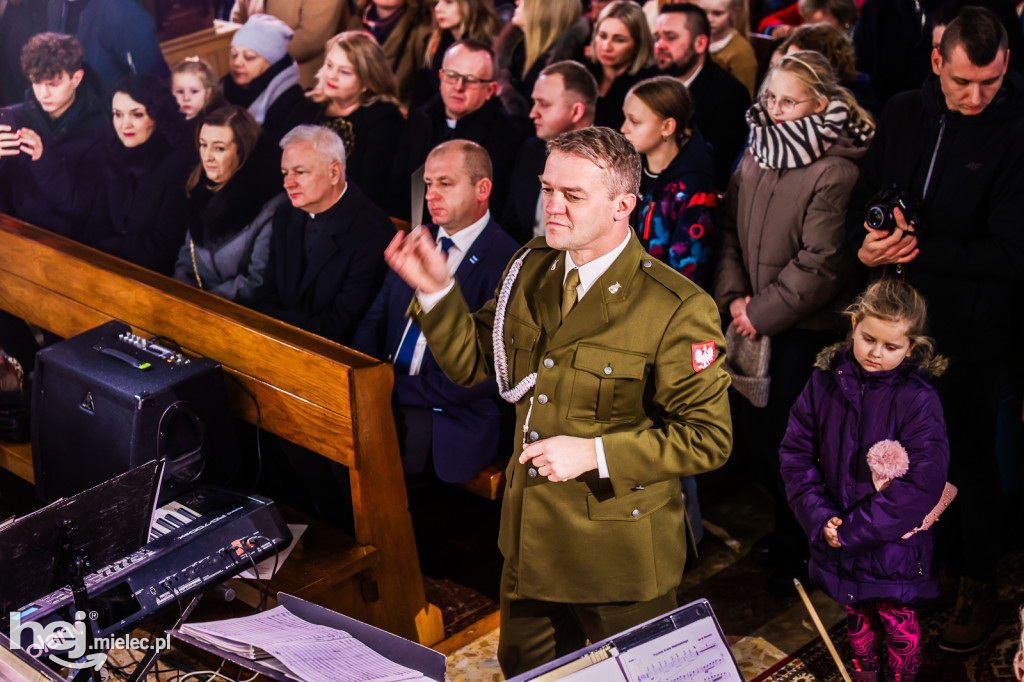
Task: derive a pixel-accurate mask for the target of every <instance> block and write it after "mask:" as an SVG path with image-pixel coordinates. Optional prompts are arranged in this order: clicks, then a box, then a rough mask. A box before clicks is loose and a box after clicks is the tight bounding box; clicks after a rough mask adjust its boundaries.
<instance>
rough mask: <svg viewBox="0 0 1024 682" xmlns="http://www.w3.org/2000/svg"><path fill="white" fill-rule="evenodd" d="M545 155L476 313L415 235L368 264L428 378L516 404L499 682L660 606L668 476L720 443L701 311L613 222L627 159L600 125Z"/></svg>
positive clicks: (702, 460)
mask: <svg viewBox="0 0 1024 682" xmlns="http://www.w3.org/2000/svg"><path fill="white" fill-rule="evenodd" d="M548 152H549V156H548V160H547V165H546V166H545V168H544V174H543V176H542V177H541V191H542V195H543V208H544V215H545V236H544V238H537V239H534V240H532V241H531V242H529V243H528V244H527V245H526V246H525V247H524V248H523V249H522V250H521V251H520V252H519V253H518V254H517V256H516V259H515V260H514V261H513V263H512V264H511V265H510V267H509V270H508V271H507V272H506V275H505V278H504V284H503V287H502V288H501V289H500V290H499V291H501V290H504V291H503V293H500V294H499V295H498V297H497V298H496V299H495V300H492V301H490V302H488V303H487V304H486V305H484V307H483V308H482V309H480V310H479V311H477V312H476V313H474V314H470V312H469V310H468V309H467V307H466V304H465V302H464V300H463V298H462V296H461V294H460V293H459V291H458V285H457V284H455V283H454V282H453V280H452V277H451V276H450V275H449V274H448V269H447V267H446V265H445V261H444V256H443V255H442V254H441V253H440V252H439V251H438V250H437V248H436V246H435V244H434V240H432V239H430V235H429V233H427V232H426V231H425V230H423V229H422V228H418V229H416V230H414V231H413V232H411V233H410V234H409V235H408V236H407V237H404V238H403V236H402V235H401V234H399V235H397V236H396V237H395V240H394V241H392V243H391V245H390V246H389V247H388V250H387V252H386V254H385V255H386V258H387V260H388V263H389V264H390V265H391V267H392V268H393V269H394V270H395V271H396V272H397V273H398V274H399V275H400V276H401V277H402V278H403V279H404V280H405V281H406V282H408V284H409V285H410V286H411V287H413V288H414V289H416V297H415V299H414V300H413V302H412V304H411V306H410V311H411V313H412V314H413V315H414V316H415V319H416V322H417V324H418V325H419V326H420V329H422V330H423V333H424V335H425V336H426V338H427V343H428V344H429V346H430V349H431V351H432V352H433V354H434V357H435V358H436V359H437V361H438V364H440V366H441V368H442V369H443V370H444V371H445V373H446V374H447V375H448V376H449V377H451V378H452V379H453V380H454V381H456V382H457V383H460V384H464V385H472V384H476V383H479V382H481V381H484V380H488V379H489V380H492V381H493V380H494V377H495V376H496V377H497V381H498V386H499V389H500V391H501V392H502V396H503V397H504V398H505V399H506V400H509V401H511V402H515V404H516V417H517V426H518V429H517V434H522V435H521V436H519V435H517V441H518V442H517V443H516V450H515V454H514V456H513V458H512V459H511V460H510V462H509V466H508V470H507V471H506V477H507V479H508V488H507V489H506V491H505V499H504V503H503V507H502V518H501V530H500V533H499V538H498V544H499V547H500V549H501V552H502V554H503V555H504V557H505V565H504V570H503V572H502V585H501V635H500V643H499V648H498V659H499V661H500V663H501V667H502V671H503V672H504V673H505V675H506V676H512V675H515V674H517V673H521V672H524V671H526V670H530V669H532V668H534V667H536V666H538V665H541V664H543V663H546V662H548V661H550V660H553V659H554V658H556V657H558V656H562V655H564V654H567V653H570V652H572V651H575V650H577V649H579V648H581V647H583V646H584V645H585V644H586V641H587V640H588V639H589V640H591V641H597V640H600V639H603V638H605V637H608V636H610V635H612V634H615V633H616V632H619V631H621V630H623V629H626V628H628V627H631V626H633V625H636V624H638V623H641V622H643V621H645V620H648V619H650V618H652V617H654V616H657V615H658V614H660V613H664V612H665V611H668V610H671V609H672V608H674V607H675V606H676V596H675V595H676V589H677V587H678V585H679V582H680V580H681V578H682V573H683V563H684V562H685V559H686V552H687V545H688V544H689V543H688V539H689V538H690V537H691V536H690V532H689V524H688V521H687V519H686V512H685V510H684V508H683V498H682V495H681V493H680V489H679V477H680V476H690V475H693V474H699V473H702V472H705V471H709V470H711V469H714V468H716V467H718V466H721V465H722V464H723V463H724V462H725V459H726V457H727V456H728V453H729V451H730V448H731V445H732V426H731V422H730V417H729V404H728V397H727V395H726V389H727V388H728V386H729V379H728V378H727V375H726V374H725V372H724V371H723V369H722V356H723V353H724V343H723V339H722V335H721V323H720V321H719V317H718V313H717V312H716V309H715V304H714V302H713V301H712V300H711V298H710V297H709V296H708V295H707V294H705V293H704V292H703V291H701V289H700V288H698V287H697V286H696V285H694V284H693V283H692V282H690V281H689V280H687V279H686V278H685V277H683V276H681V275H679V274H678V273H676V272H674V271H673V270H671V269H670V268H668V267H667V266H665V265H663V264H662V263H661V262H660V261H659V260H657V259H655V258H652V257H651V256H649V255H648V254H647V253H646V252H644V250H643V249H642V248H641V246H640V243H639V241H638V240H637V238H636V236H635V235H634V234H633V230H632V229H631V228H630V226H629V222H628V221H629V215H630V213H631V212H632V210H633V207H634V205H635V203H636V195H635V192H636V190H637V188H638V186H639V184H640V158H639V156H638V155H637V154H636V152H635V151H634V150H633V148H632V146H631V145H630V144H629V142H628V141H627V140H626V138H625V137H623V136H622V135H621V134H620V133H618V132H616V131H612V130H610V129H608V128H587V129H584V130H579V131H573V132H568V133H564V134H562V135H560V136H558V137H557V138H555V139H554V140H552V141H550V142H549V143H548ZM453 289H454V290H455V291H452V290H453ZM495 339H496V340H497V344H495V343H494V340H495ZM520 439H521V440H520Z"/></svg>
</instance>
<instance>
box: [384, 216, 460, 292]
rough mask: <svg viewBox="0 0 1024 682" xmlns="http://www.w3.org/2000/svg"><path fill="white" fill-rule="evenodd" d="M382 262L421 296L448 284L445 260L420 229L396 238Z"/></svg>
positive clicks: (430, 238)
mask: <svg viewBox="0 0 1024 682" xmlns="http://www.w3.org/2000/svg"><path fill="white" fill-rule="evenodd" d="M384 260H386V261H387V263H388V265H389V266H391V269H392V270H394V271H395V272H396V273H398V276H399V277H401V278H402V279H403V280H405V283H406V284H408V285H409V286H410V287H412V288H413V289H416V290H417V291H419V292H421V293H424V294H432V293H434V292H437V291H440V290H441V289H444V288H445V287H447V286H448V285H449V284H451V281H452V276H451V274H450V273H449V272H448V260H447V259H446V258H445V256H444V254H443V253H441V252H440V251H438V249H437V245H436V244H435V243H434V239H433V238H432V237H431V236H430V231H429V230H427V228H425V227H423V226H422V225H420V226H419V227H417V228H415V229H413V230H411V231H410V232H409V234H408V235H406V234H404V233H402V232H399V233H398V234H396V235H395V237H394V239H392V240H391V243H390V244H388V248H387V249H385V251H384Z"/></svg>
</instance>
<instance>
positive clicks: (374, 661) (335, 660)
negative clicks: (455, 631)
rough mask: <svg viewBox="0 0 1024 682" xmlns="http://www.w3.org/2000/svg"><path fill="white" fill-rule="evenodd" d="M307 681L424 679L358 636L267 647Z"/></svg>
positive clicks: (339, 681) (354, 681) (393, 681)
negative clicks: (377, 650) (379, 652)
mask: <svg viewBox="0 0 1024 682" xmlns="http://www.w3.org/2000/svg"><path fill="white" fill-rule="evenodd" d="M265 648H266V650H267V651H268V652H269V653H271V654H273V656H274V658H276V659H277V660H279V661H281V662H282V663H284V664H285V665H286V666H287V667H288V670H289V671H291V672H292V673H293V674H294V675H295V676H296V677H298V678H299V679H300V680H305V681H306V682H363V681H364V680H374V681H379V682H397V681H398V680H422V679H425V678H424V677H423V675H422V674H421V673H419V672H417V671H415V670H411V669H409V668H406V667H405V666H403V665H399V664H398V663H395V662H394V661H391V660H388V659H387V658H384V657H383V656H381V655H380V654H378V653H377V652H376V651H374V650H373V649H371V648H370V647H368V646H366V645H365V644H363V643H362V642H360V641H359V640H358V639H356V638H355V637H346V638H343V639H337V640H333V641H328V642H296V643H287V644H280V645H277V644H272V645H269V646H267V647H265Z"/></svg>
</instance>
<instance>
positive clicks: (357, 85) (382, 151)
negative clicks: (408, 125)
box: [310, 31, 405, 210]
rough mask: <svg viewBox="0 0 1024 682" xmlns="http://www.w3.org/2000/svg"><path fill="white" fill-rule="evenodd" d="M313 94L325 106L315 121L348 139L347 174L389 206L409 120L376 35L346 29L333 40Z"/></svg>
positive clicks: (385, 208)
mask: <svg viewBox="0 0 1024 682" xmlns="http://www.w3.org/2000/svg"><path fill="white" fill-rule="evenodd" d="M310 97H311V98H312V99H314V100H316V101H319V102H320V103H321V105H322V106H323V109H322V110H321V112H320V115H319V117H318V118H317V120H315V121H314V123H319V124H320V125H322V126H325V127H327V128H330V129H331V130H333V131H334V132H336V133H338V136H339V137H340V138H341V139H342V141H343V142H344V143H345V156H346V158H345V175H346V177H348V179H350V180H351V181H352V182H354V183H355V184H356V185H358V186H359V189H361V190H363V192H364V193H365V194H366V196H368V197H370V200H371V201H373V203H375V204H377V206H380V207H381V208H383V209H384V210H389V203H390V202H389V197H390V196H391V192H390V191H389V190H390V189H391V188H390V187H389V186H388V174H389V173H390V172H391V166H392V161H393V159H394V158H395V155H396V154H397V153H398V139H399V137H400V136H401V134H402V126H403V125H404V123H405V118H404V117H403V116H402V111H401V109H399V108H398V83H397V81H396V80H395V74H393V73H392V72H391V69H389V68H388V64H387V60H386V59H385V57H384V51H383V50H382V49H381V47H380V45H379V44H377V41H376V40H374V38H373V36H371V35H370V34H369V33H366V32H365V31H345V32H344V33H339V34H338V35H336V36H334V37H333V38H331V39H330V40H328V41H327V48H326V50H325V56H324V65H323V66H322V67H321V68H320V71H319V72H318V73H317V85H316V88H314V90H313V91H311V93H310Z"/></svg>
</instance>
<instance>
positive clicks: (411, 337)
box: [394, 237, 455, 374]
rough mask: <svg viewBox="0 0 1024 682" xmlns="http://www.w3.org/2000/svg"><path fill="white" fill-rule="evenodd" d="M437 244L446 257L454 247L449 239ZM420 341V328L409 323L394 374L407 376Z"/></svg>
mask: <svg viewBox="0 0 1024 682" xmlns="http://www.w3.org/2000/svg"><path fill="white" fill-rule="evenodd" d="M439 243H440V244H441V251H443V252H444V253H445V254H446V255H447V253H448V251H449V250H450V249H451V248H452V247H453V246H455V242H454V241H452V239H451V237H441V239H440V241H439ZM419 340H420V328H419V327H417V326H416V323H415V322H413V321H412V320H410V321H409V326H408V327H407V328H406V330H405V336H403V337H402V342H401V343H400V344H398V352H397V353H395V362H394V365H395V372H397V373H401V374H409V373H410V372H409V368H410V367H411V366H412V356H413V353H415V351H416V342H417V341H419Z"/></svg>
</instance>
